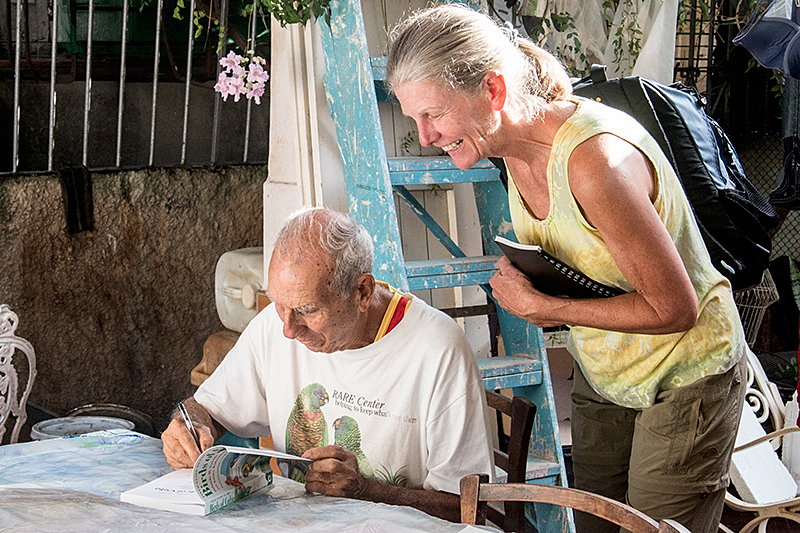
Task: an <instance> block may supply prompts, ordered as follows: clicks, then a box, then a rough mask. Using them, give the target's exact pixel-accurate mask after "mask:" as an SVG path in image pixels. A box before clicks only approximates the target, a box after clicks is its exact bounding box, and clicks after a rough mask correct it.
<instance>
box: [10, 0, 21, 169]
mask: <svg viewBox="0 0 800 533" xmlns="http://www.w3.org/2000/svg"><path fill="white" fill-rule="evenodd" d="M21 25H22V0H17V27H16V28H15V39H16V41H15V43H14V44H15V46H16V50H15V52H14V148H13V150H12V154H11V158H12V159H11V172H16V171H17V164H18V163H19V83H20V78H21V77H22V74H21V73H20V70H19V63H20V57H21V56H20V54H21V48H20V46H19V43H20V40H21V39H22V31H21V30H20V26H21Z"/></svg>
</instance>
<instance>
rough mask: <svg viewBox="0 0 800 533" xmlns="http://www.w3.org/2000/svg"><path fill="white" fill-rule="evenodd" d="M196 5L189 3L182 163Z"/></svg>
mask: <svg viewBox="0 0 800 533" xmlns="http://www.w3.org/2000/svg"><path fill="white" fill-rule="evenodd" d="M194 5H195V0H192V1H191V3H190V4H189V16H188V17H187V18H188V19H189V44H188V45H187V47H188V49H187V51H186V90H185V91H184V95H183V141H182V142H181V165H183V164H184V163H186V134H187V131H188V130H189V88H190V87H191V86H192V47H193V45H194Z"/></svg>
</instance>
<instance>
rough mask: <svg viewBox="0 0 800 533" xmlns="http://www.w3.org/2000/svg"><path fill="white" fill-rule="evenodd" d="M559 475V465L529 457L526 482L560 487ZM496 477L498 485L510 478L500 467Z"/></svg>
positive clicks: (495, 470)
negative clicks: (534, 481) (535, 481)
mask: <svg viewBox="0 0 800 533" xmlns="http://www.w3.org/2000/svg"><path fill="white" fill-rule="evenodd" d="M559 474H561V465H559V464H558V463H555V462H552V461H544V460H542V459H539V458H537V457H531V456H530V455H529V456H528V465H527V467H526V468H525V481H531V480H537V482H538V483H544V484H547V485H558V480H559V477H558V476H559ZM494 475H495V477H497V482H498V483H505V482H506V479H507V478H508V474H507V473H506V472H505V471H504V470H503V469H501V468H499V467H495V469H494Z"/></svg>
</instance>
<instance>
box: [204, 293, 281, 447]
mask: <svg viewBox="0 0 800 533" xmlns="http://www.w3.org/2000/svg"><path fill="white" fill-rule="evenodd" d="M269 309H270V308H269V307H268V308H267V309H265V310H264V311H262V312H261V313H259V314H258V315H257V316H256V317H255V318H254V319H253V320H252V321H250V323H249V324H248V325H247V327H246V328H245V330H244V331H243V332H242V334H241V336H240V337H239V340H238V341H237V342H236V344H235V345H234V346H233V348H232V349H231V351H230V352H228V354H227V355H226V356H225V358H224V359H223V360H222V363H220V365H219V366H218V367H217V368H216V370H214V372H213V373H212V374H211V376H209V377H208V379H206V381H204V382H203V383H202V384H201V385H200V387H199V388H198V389H197V391H196V392H195V394H194V399H195V400H196V401H197V402H198V403H199V404H200V405H202V406H203V407H205V408H206V410H208V412H209V413H210V414H211V416H212V417H214V419H215V420H216V421H217V422H219V423H220V424H222V425H223V426H224V427H225V429H227V430H228V431H230V432H231V433H233V434H235V435H237V436H239V437H245V438H249V437H263V436H268V435H269V412H268V406H267V397H266V391H265V389H264V380H263V369H264V361H263V358H264V357H265V354H266V353H268V350H269V346H268V345H267V344H266V343H265V337H266V335H265V334H264V331H265V328H266V322H267V317H268V310H269Z"/></svg>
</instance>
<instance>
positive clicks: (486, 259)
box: [406, 255, 500, 277]
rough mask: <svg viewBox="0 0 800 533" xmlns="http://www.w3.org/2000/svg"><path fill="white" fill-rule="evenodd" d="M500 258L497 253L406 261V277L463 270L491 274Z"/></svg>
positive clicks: (462, 271)
mask: <svg viewBox="0 0 800 533" xmlns="http://www.w3.org/2000/svg"><path fill="white" fill-rule="evenodd" d="M499 259H500V256H497V255H482V256H479V257H453V258H452V259H425V260H424V261H409V262H408V263H406V275H407V276H408V277H415V276H430V275H435V274H442V273H445V274H460V273H465V272H474V273H479V272H488V273H489V275H491V274H493V273H494V272H495V270H497V269H496V268H495V264H496V263H497V261H498V260H499Z"/></svg>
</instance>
